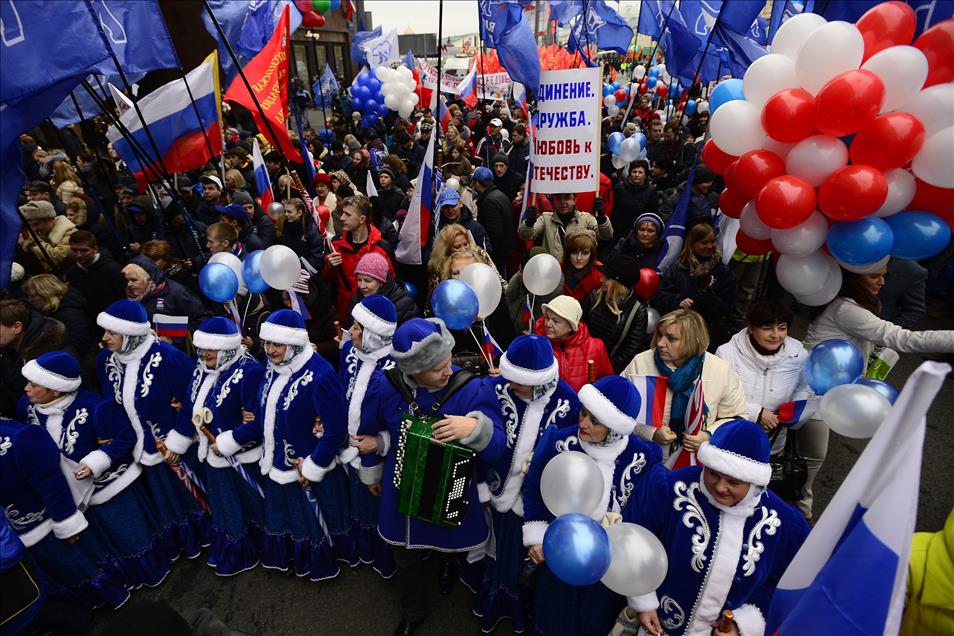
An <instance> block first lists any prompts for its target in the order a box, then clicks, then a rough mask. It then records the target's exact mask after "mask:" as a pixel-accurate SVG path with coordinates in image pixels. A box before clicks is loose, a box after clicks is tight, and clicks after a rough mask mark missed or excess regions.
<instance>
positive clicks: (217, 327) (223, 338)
mask: <svg viewBox="0 0 954 636" xmlns="http://www.w3.org/2000/svg"><path fill="white" fill-rule="evenodd" d="M192 344H194V345H195V347H196V349H208V350H210V351H228V350H230V349H238V348H239V347H240V346H242V334H240V333H239V331H238V327H236V326H235V323H234V322H232V321H231V320H229V319H228V318H224V317H222V316H214V317H212V318H209V319H208V320H206V321H205V322H203V323H202V324H201V325H199V328H198V329H197V330H196V332H195V333H194V334H192Z"/></svg>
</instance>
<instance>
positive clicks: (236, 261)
mask: <svg viewBox="0 0 954 636" xmlns="http://www.w3.org/2000/svg"><path fill="white" fill-rule="evenodd" d="M209 262H210V263H222V264H223V265H226V266H228V268H229V269H230V270H232V271H233V272H235V276H236V277H237V278H238V282H239V289H238V294H239V296H244V295H245V294H247V293H248V287H246V286H245V280H244V278H243V277H242V261H241V259H240V258H239V257H238V256H236V255H235V254H233V253H232V252H216V253H215V254H213V255H212V256H211V257H210V258H209Z"/></svg>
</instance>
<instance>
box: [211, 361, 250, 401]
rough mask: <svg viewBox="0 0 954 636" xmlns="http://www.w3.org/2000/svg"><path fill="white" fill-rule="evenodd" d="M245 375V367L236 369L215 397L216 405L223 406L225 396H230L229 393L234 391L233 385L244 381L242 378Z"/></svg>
mask: <svg viewBox="0 0 954 636" xmlns="http://www.w3.org/2000/svg"><path fill="white" fill-rule="evenodd" d="M244 376H245V371H244V370H243V369H236V370H235V373H233V374H232V375H231V376H230V377H229V379H228V380H226V381H225V383H224V384H223V386H222V390H221V391H219V394H218V396H216V398H215V405H216V406H222V402H224V401H225V398H227V397H228V396H229V393H231V392H232V385H233V384H238V383H239V382H241V381H242V378H243V377H244Z"/></svg>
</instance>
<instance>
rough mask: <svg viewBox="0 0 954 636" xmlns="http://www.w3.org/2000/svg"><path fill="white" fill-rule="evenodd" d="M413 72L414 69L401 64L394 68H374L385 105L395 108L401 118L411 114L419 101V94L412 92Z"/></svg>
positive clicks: (415, 86) (413, 85)
mask: <svg viewBox="0 0 954 636" xmlns="http://www.w3.org/2000/svg"><path fill="white" fill-rule="evenodd" d="M415 73H416V71H414V72H412V71H411V69H409V68H408V67H406V66H403V65H402V66H399V67H397V68H394V69H392V68H390V67H387V66H379V67H377V68H376V69H374V74H375V75H376V76H377V79H378V80H380V83H381V94H382V95H383V96H384V98H383V99H384V105H385V107H386V108H389V109H391V110H396V111H397V113H398V115H400V116H401V117H402V118H403V119H407V118H408V117H410V116H411V113H413V112H414V108H415V107H416V106H417V104H418V102H419V101H420V96H419V95H418V94H417V93H415V92H414V90H415V89H416V88H417V81H416V80H415V77H414V74H415Z"/></svg>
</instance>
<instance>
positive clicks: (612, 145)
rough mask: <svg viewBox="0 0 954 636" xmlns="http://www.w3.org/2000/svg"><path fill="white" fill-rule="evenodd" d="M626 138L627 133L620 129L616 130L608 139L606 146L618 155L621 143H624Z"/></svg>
mask: <svg viewBox="0 0 954 636" xmlns="http://www.w3.org/2000/svg"><path fill="white" fill-rule="evenodd" d="M624 139H626V135H624V134H623V133H621V132H619V131H617V132H614V133H613V134H611V135H610V136H609V137H608V138H607V139H606V147H607V148H608V149H609V151H610V152H611V153H613V154H614V155H618V154H619V145H620V144H621V143H623V140H624Z"/></svg>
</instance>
